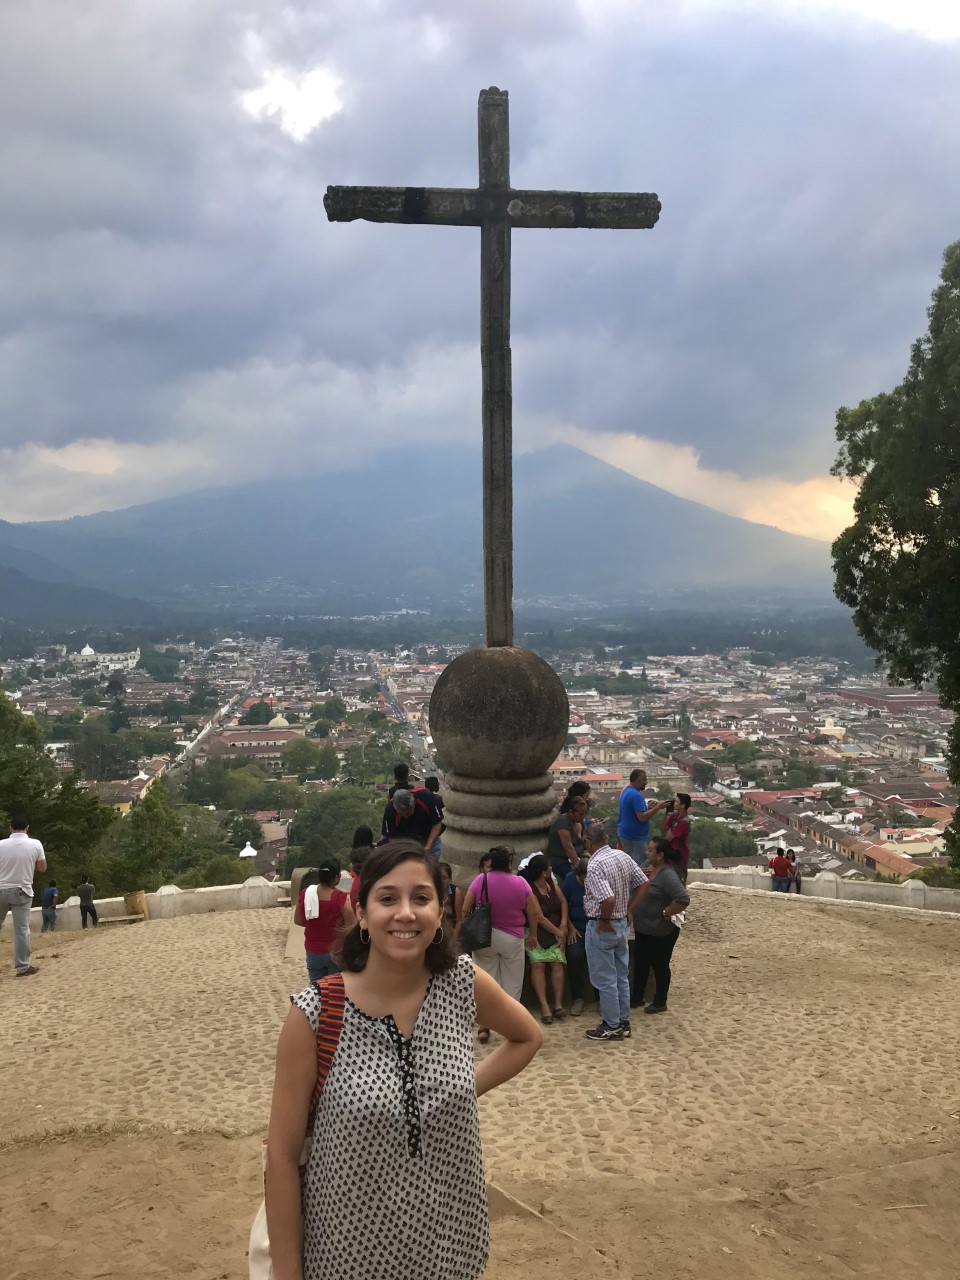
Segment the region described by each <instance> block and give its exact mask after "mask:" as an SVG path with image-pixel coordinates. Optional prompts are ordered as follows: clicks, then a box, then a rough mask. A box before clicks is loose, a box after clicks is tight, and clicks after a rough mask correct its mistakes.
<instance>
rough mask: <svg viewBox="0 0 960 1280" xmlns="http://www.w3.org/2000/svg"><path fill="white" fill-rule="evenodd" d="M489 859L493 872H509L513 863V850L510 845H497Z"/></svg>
mask: <svg viewBox="0 0 960 1280" xmlns="http://www.w3.org/2000/svg"><path fill="white" fill-rule="evenodd" d="M488 857H489V858H490V870H491V871H509V870H510V864H511V863H512V862H513V850H512V849H511V848H510V846H509V845H505V844H495V845H494V846H493V848H492V849H491V850H490V853H489V855H488Z"/></svg>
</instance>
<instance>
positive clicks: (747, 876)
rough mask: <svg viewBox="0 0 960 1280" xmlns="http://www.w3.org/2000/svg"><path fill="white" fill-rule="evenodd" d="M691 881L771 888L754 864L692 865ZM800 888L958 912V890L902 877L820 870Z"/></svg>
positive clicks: (812, 893) (810, 894)
mask: <svg viewBox="0 0 960 1280" xmlns="http://www.w3.org/2000/svg"><path fill="white" fill-rule="evenodd" d="M690 883H691V884H719V885H726V886H727V887H728V888H731V889H770V888H771V884H770V875H769V874H768V873H767V872H766V871H763V870H760V869H758V868H755V867H746V868H744V869H743V870H742V871H716V870H712V869H711V870H709V871H705V870H704V869H703V868H702V867H691V868H690ZM800 891H801V893H802V895H803V897H805V898H832V899H836V900H837V901H840V902H867V903H878V904H880V905H882V906H887V907H914V908H917V909H919V910H922V911H957V912H960V889H934V888H933V887H932V886H931V885H928V884H924V883H923V881H922V880H904V881H903V882H902V883H901V884H893V883H891V882H890V881H889V880H844V879H842V878H841V877H840V876H838V875H837V874H836V873H835V872H833V871H821V872H819V874H818V875H815V876H804V877H803V878H802V880H801V882H800ZM792 892H793V890H791V893H792Z"/></svg>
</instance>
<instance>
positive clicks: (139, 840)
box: [115, 782, 183, 892]
mask: <svg viewBox="0 0 960 1280" xmlns="http://www.w3.org/2000/svg"><path fill="white" fill-rule="evenodd" d="M123 837H124V838H123V842H122V846H121V848H122V864H121V865H118V866H116V867H115V871H116V873H117V875H118V879H119V878H121V877H122V880H123V892H129V891H130V890H132V889H147V890H154V889H158V888H159V887H160V885H161V884H162V883H163V881H164V878H165V877H164V875H163V874H162V873H163V870H164V868H165V867H167V866H169V865H172V864H174V863H175V862H176V860H177V858H178V855H180V854H181V853H182V849H183V823H182V822H181V821H180V819H179V817H178V816H177V814H176V811H175V810H174V808H173V806H172V805H171V803H170V796H169V794H168V792H167V788H166V787H165V786H164V784H163V783H162V782H155V783H154V784H153V786H152V787H151V788H150V790H149V791H148V792H147V794H146V795H145V796H144V797H143V799H142V800H141V801H140V803H139V804H138V805H137V807H136V808H135V809H131V810H130V812H129V813H128V814H127V816H126V817H125V818H124V819H123Z"/></svg>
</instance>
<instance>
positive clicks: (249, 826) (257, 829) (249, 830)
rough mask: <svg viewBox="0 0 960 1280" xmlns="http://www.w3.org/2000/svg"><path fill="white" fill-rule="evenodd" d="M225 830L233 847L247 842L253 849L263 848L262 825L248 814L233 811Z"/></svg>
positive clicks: (241, 845)
mask: <svg viewBox="0 0 960 1280" xmlns="http://www.w3.org/2000/svg"><path fill="white" fill-rule="evenodd" d="M227 830H228V832H229V839H230V843H231V844H232V845H233V847H234V848H235V849H242V848H243V847H244V846H245V845H246V844H248V843H249V844H251V845H252V846H253V848H254V849H262V848H263V827H261V825H260V823H259V822H258V821H257V820H256V818H253V817H251V816H250V815H249V814H246V813H235V814H234V815H233V817H232V818H231V819H230V822H229V823H228V826H227ZM227 883H229V882H227Z"/></svg>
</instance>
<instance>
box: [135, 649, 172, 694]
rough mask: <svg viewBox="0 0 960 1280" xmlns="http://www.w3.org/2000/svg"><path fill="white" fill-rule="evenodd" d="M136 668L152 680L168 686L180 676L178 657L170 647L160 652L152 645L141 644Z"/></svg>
mask: <svg viewBox="0 0 960 1280" xmlns="http://www.w3.org/2000/svg"><path fill="white" fill-rule="evenodd" d="M137 666H138V667H139V668H140V670H141V671H146V672H147V674H148V675H150V676H152V677H153V678H154V680H159V681H161V682H163V683H164V684H170V683H172V682H173V681H174V680H176V678H177V676H178V675H179V674H180V655H179V653H177V651H176V649H174V648H172V647H169V648H166V649H163V650H161V649H155V648H154V647H153V645H152V644H142V645H141V646H140V661H139V662H138V663H137Z"/></svg>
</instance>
